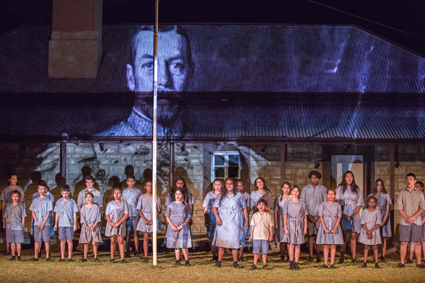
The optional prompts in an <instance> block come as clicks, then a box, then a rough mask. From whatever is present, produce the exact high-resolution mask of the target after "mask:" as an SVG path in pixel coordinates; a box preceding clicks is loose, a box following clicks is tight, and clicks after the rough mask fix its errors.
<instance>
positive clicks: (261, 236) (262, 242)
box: [251, 212, 273, 254]
mask: <svg viewBox="0 0 425 283" xmlns="http://www.w3.org/2000/svg"><path fill="white" fill-rule="evenodd" d="M270 227H273V221H272V217H271V216H270V213H268V212H264V214H263V215H262V216H261V214H260V212H256V213H254V215H252V219H251V229H254V231H253V233H252V239H253V249H252V253H253V254H267V253H268V252H269V239H270Z"/></svg>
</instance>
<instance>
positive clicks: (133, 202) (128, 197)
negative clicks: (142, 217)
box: [122, 176, 142, 257]
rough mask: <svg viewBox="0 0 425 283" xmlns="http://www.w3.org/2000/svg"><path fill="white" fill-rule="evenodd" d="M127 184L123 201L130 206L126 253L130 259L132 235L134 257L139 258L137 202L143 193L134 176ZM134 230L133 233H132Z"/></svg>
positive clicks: (129, 177) (128, 178)
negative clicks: (132, 239) (131, 239)
mask: <svg viewBox="0 0 425 283" xmlns="http://www.w3.org/2000/svg"><path fill="white" fill-rule="evenodd" d="M125 183H126V184H127V186H128V187H127V188H126V189H125V190H124V191H122V200H123V201H125V202H126V203H127V204H128V209H129V212H128V213H129V214H128V219H127V223H126V226H127V239H126V244H127V252H126V253H125V256H126V257H130V238H131V234H133V238H134V257H140V256H139V236H138V235H137V224H138V223H139V214H138V212H137V208H136V207H137V201H138V200H139V197H140V196H141V195H142V192H141V191H140V190H139V189H138V188H135V187H134V185H135V184H136V178H134V176H128V177H127V180H126V181H125ZM131 230H133V233H130V232H131Z"/></svg>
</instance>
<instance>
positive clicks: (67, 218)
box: [54, 185, 78, 262]
mask: <svg viewBox="0 0 425 283" xmlns="http://www.w3.org/2000/svg"><path fill="white" fill-rule="evenodd" d="M70 193H71V191H70V190H69V186H68V185H65V186H62V188H61V195H62V198H61V199H59V200H58V201H57V202H56V205H55V209H54V212H55V213H56V216H55V227H54V230H55V231H57V230H58V227H59V237H58V238H59V240H60V241H61V244H60V246H61V259H60V260H59V261H64V260H65V244H66V243H68V262H72V241H73V240H74V231H75V230H77V212H78V207H77V204H76V203H75V200H73V199H72V198H70V197H69V195H70ZM58 221H59V225H58Z"/></svg>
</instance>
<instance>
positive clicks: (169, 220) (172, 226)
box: [165, 216, 178, 231]
mask: <svg viewBox="0 0 425 283" xmlns="http://www.w3.org/2000/svg"><path fill="white" fill-rule="evenodd" d="M165 220H166V221H167V223H168V225H170V227H171V229H173V231H178V230H177V227H176V226H174V224H173V222H171V219H170V217H168V216H165Z"/></svg>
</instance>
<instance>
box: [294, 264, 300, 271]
mask: <svg viewBox="0 0 425 283" xmlns="http://www.w3.org/2000/svg"><path fill="white" fill-rule="evenodd" d="M294 268H295V270H300V267H299V266H298V262H294Z"/></svg>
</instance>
